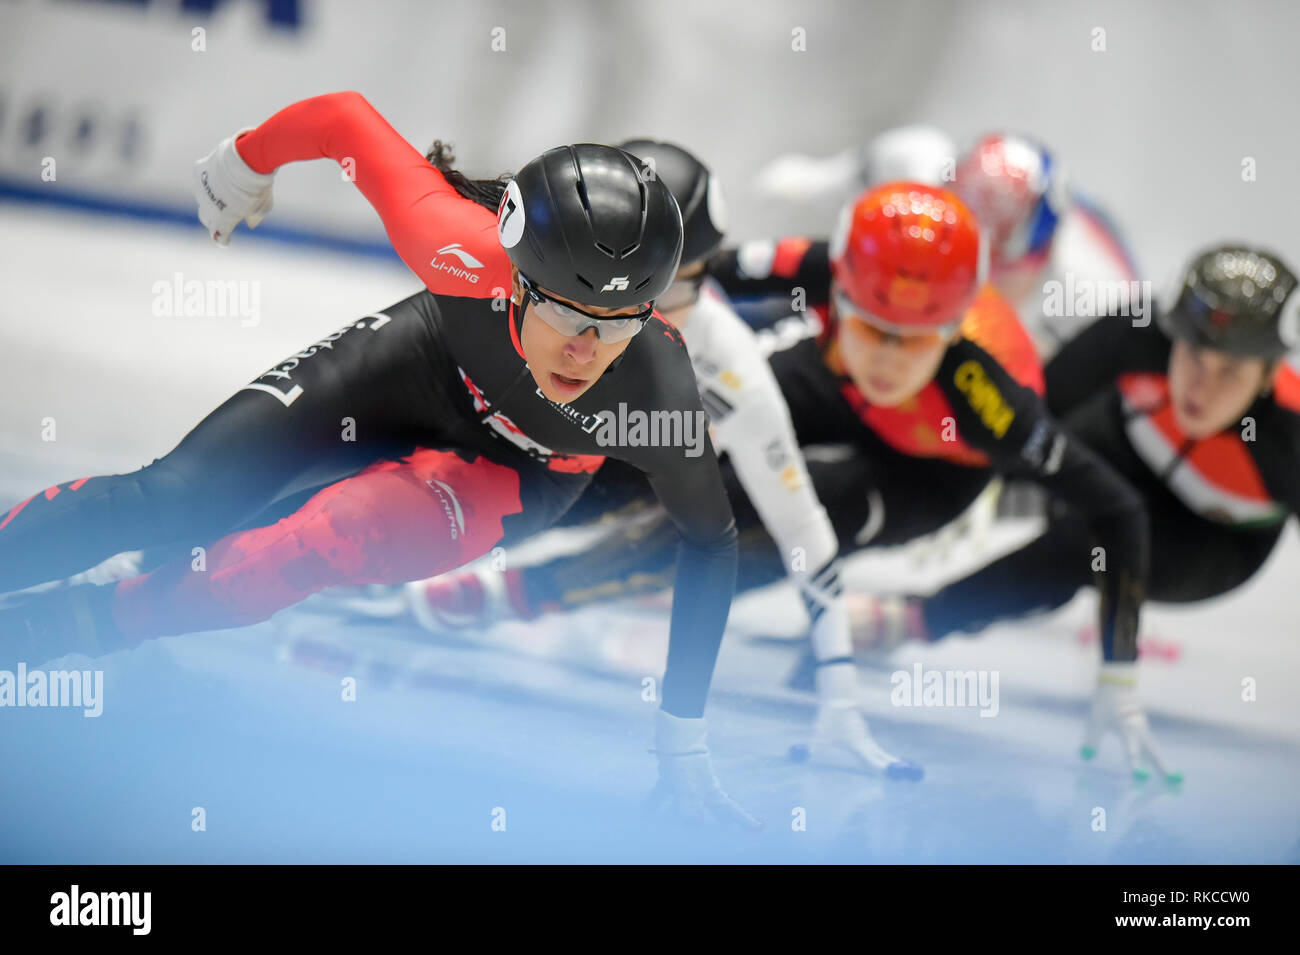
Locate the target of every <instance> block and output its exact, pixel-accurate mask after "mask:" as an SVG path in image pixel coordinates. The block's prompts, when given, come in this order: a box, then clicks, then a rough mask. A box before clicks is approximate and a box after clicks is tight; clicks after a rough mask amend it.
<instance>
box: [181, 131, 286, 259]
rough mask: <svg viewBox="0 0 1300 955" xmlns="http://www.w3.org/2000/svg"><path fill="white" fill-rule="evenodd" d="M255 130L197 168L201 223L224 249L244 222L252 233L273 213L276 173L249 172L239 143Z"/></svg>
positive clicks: (230, 142)
mask: <svg viewBox="0 0 1300 955" xmlns="http://www.w3.org/2000/svg"><path fill="white" fill-rule="evenodd" d="M252 128H253V127H251V126H249V127H246V128H245V129H241V130H240V131H239V132H238V133H235V135H234V136H231V137H230V138H229V139H226V140H223V141H222V143H221V145H219V146H218V147H217V148H216V149H214V150H212V152H210V153H208V154H207V155H206V156H204V157H203V158H202V159H200V160H199V161H198V162H196V163H195V164H194V198H195V199H196V200H197V201H198V204H199V221H200V222H202V223H203V225H204V226H206V227H207V230H208V234H209V235H211V236H212V238H213V240H214V241H215V242H218V243H220V244H221V245H229V244H230V234H231V233H232V232H234V231H235V226H237V225H239V223H240V222H245V221H246V222H247V223H248V227H249V228H250V229H255V228H257V227H258V225H260V224H261V222H262V220H263V219H264V218H265V217H266V214H267V213H268V212H270V211H271V184H272V183H273V182H274V181H275V173H269V174H267V175H262V174H261V173H257V172H254V171H253V170H252V169H250V168H249V166H248V163H246V162H244V159H243V157H242V156H240V155H239V151H238V150H236V149H235V140H236V139H238V138H239V137H240V136H241V135H242V134H244V133H246V132H249V131H250V130H251V129H252Z"/></svg>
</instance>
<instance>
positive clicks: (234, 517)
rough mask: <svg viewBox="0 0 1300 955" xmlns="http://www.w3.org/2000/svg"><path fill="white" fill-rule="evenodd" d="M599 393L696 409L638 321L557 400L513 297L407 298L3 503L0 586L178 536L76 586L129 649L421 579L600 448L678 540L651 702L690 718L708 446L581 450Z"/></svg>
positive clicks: (718, 565) (537, 515)
mask: <svg viewBox="0 0 1300 955" xmlns="http://www.w3.org/2000/svg"><path fill="white" fill-rule="evenodd" d="M528 314H529V313H525V316H527V315H528ZM528 320H532V321H536V320H537V319H535V318H529V319H528ZM591 334H594V332H592V333H591ZM620 404H622V405H625V406H626V409H631V410H641V411H646V412H648V411H652V410H654V411H664V412H670V413H679V414H681V415H682V416H686V415H699V416H700V418H701V420H703V409H702V407H701V404H700V399H699V395H698V394H697V392H696V389H695V377H694V374H693V372H692V369H691V363H690V360H689V357H688V355H687V353H686V350H685V347H684V346H683V344H682V342H681V339H680V336H679V335H678V334H677V333H676V331H675V330H674V329H672V328H671V327H670V326H668V325H666V324H664V323H663V322H661V321H660V320H658V319H657V318H656V319H652V320H651V321H650V322H649V323H648V324H647V326H646V327H645V329H644V330H643V331H642V332H641V333H640V334H639V335H637V336H636V337H635V338H633V339H632V340H631V341H630V342H629V344H628V347H627V349H626V351H625V352H624V353H623V354H622V356H621V357H620V358H619V359H617V360H616V361H615V363H614V365H612V366H611V367H610V368H609V370H607V371H606V372H605V374H604V375H603V376H602V377H601V378H600V379H599V380H598V381H597V382H596V383H595V384H594V385H592V386H591V388H590V389H588V391H587V392H585V393H584V394H582V395H581V396H580V397H578V398H577V399H576V400H575V401H573V402H571V403H568V404H564V405H561V404H556V403H554V402H551V401H550V400H548V399H547V398H545V397H544V396H543V395H542V393H541V391H540V389H539V388H538V387H537V385H536V384H535V382H534V380H533V378H532V375H531V373H530V371H529V370H528V367H527V365H526V363H525V361H524V358H523V356H522V352H521V350H520V348H519V337H518V329H517V326H516V315H515V313H514V309H513V306H512V307H511V308H510V311H509V312H508V313H507V311H505V310H503V303H501V302H500V301H499V300H493V299H487V298H461V297H455V296H449V295H434V294H432V293H431V292H429V291H420V292H418V293H417V294H415V295H412V296H411V297H410V298H407V299H405V300H404V301H402V302H399V303H397V304H396V305H394V306H392V307H391V308H388V309H386V310H384V311H383V312H380V313H376V314H373V315H369V316H366V317H365V318H362V319H360V320H359V321H356V322H352V323H349V324H348V325H347V326H345V327H344V328H343V329H341V330H340V331H338V332H336V333H334V334H333V335H330V336H328V337H327V338H326V339H324V340H322V341H321V342H318V343H316V344H315V345H312V346H311V347H309V348H307V349H305V350H304V351H302V352H299V353H298V354H297V355H295V356H293V357H291V358H289V359H288V360H286V361H285V362H282V363H281V364H279V365H277V366H276V367H275V368H272V369H271V370H269V371H268V372H266V373H265V374H264V375H262V376H261V377H259V378H258V379H257V380H256V381H254V382H252V383H251V384H249V385H247V386H246V387H244V388H243V389H241V390H240V391H238V392H236V393H235V394H234V395H233V396H232V397H231V398H230V399H228V400H227V401H226V402H225V403H224V404H222V405H221V406H220V407H218V408H217V409H216V410H215V411H213V412H212V413H211V414H210V415H208V416H207V417H206V418H205V419H204V420H203V421H202V422H200V423H199V424H198V426H196V427H195V428H194V430H193V431H191V432H190V433H189V434H188V435H187V436H186V437H185V438H184V440H182V441H181V443H180V444H179V445H178V446H177V447H176V448H175V449H174V450H173V451H171V452H170V453H169V454H167V455H165V456H164V457H162V458H160V459H157V460H155V461H154V462H153V463H152V464H151V465H149V466H147V467H145V468H142V469H140V470H138V471H135V472H132V473H129V474H120V475H112V476H104V477H92V478H88V479H82V480H79V481H73V482H70V483H66V484H60V485H57V486H55V487H53V488H50V489H47V490H46V491H45V492H43V493H38V494H36V495H33V496H32V497H31V498H29V499H28V500H27V501H25V502H23V503H21V504H19V505H17V506H16V507H14V508H13V509H12V510H11V511H10V512H9V514H8V516H6V517H3V518H2V519H0V592H3V591H11V590H15V589H18V588H22V587H27V586H30V585H33V584H38V583H42V582H44V581H49V580H54V579H60V578H65V577H67V576H69V575H72V574H75V573H77V572H79V571H81V570H84V569H86V568H88V567H90V566H93V565H94V564H96V563H98V562H99V561H101V560H103V559H104V558H106V557H108V556H111V555H113V554H116V553H118V552H121V551H125V550H133V549H140V548H148V547H157V546H167V545H179V546H180V547H181V548H182V549H183V550H184V551H185V553H184V556H183V557H180V558H178V559H177V560H175V561H172V562H170V563H168V564H166V565H164V566H162V567H160V568H158V569H157V570H154V571H152V572H151V573H149V574H146V575H144V576H143V577H137V578H133V579H131V580H127V581H122V582H121V583H119V584H117V585H116V586H115V587H112V588H102V589H101V590H100V591H97V594H99V595H101V596H100V597H97V598H96V600H95V601H94V602H93V607H94V613H95V614H97V615H98V617H99V619H98V620H97V621H96V622H97V624H98V625H99V628H100V629H101V630H102V631H104V630H106V631H111V632H113V633H115V634H117V635H118V636H120V637H122V638H124V639H125V641H126V642H128V643H132V642H135V641H136V640H138V639H141V638H144V637H152V636H160V635H163V634H165V633H182V632H190V631H194V630H203V629H214V628H217V627H222V626H234V625H240V624H247V623H250V622H253V621H255V620H260V619H265V618H266V617H268V616H269V615H270V614H271V613H273V612H275V611H276V610H278V609H280V608H281V607H283V606H288V605H290V604H292V603H295V602H297V601H298V600H301V599H302V598H303V597H305V596H307V595H308V594H310V593H312V592H314V591H316V590H319V589H321V588H322V587H325V586H329V585H333V584H342V583H398V582H401V581H404V580H412V579H417V578H420V577H427V576H430V575H432V574H436V573H440V572H444V571H447V570H451V569H453V568H455V567H457V566H460V565H462V564H464V563H466V562H468V561H469V560H472V559H474V558H476V557H478V556H480V555H481V554H484V553H486V552H487V551H488V550H489V549H490V548H492V547H493V546H494V545H496V544H498V543H500V542H505V543H507V544H508V543H510V542H512V541H517V540H519V539H521V538H524V537H527V536H529V535H531V534H533V533H536V532H537V531H538V530H540V529H542V528H545V527H547V526H549V525H550V524H552V523H553V522H555V520H556V519H557V518H559V517H560V515H562V514H563V513H564V512H565V511H566V510H567V509H568V508H569V507H570V505H571V504H572V503H573V501H574V500H576V499H577V497H578V496H579V495H580V494H581V493H582V491H583V489H584V488H585V487H586V486H587V484H588V483H589V481H590V479H591V475H592V473H593V472H594V471H595V470H596V469H597V468H598V467H599V465H600V462H601V461H602V460H603V456H605V455H609V456H611V457H615V458H617V459H619V460H620V461H622V462H625V463H626V464H628V465H629V466H631V467H633V468H635V469H636V470H637V471H638V472H639V473H641V474H644V475H645V477H646V479H647V480H648V482H649V484H650V486H651V487H652V488H653V491H654V494H655V495H656V496H657V498H658V499H659V501H660V502H661V503H662V504H663V506H664V508H665V510H666V512H667V513H668V514H669V515H670V516H671V519H672V522H673V524H674V526H675V527H676V529H677V531H678V532H679V534H680V539H681V546H680V550H679V551H678V567H677V590H676V599H675V601H674V606H673V615H672V637H671V642H670V647H669V655H668V666H667V671H666V674H665V685H664V692H663V705H664V707H665V708H666V709H667V710H668V711H669V712H671V713H673V714H675V715H678V716H699V715H700V714H701V713H702V711H703V706H704V699H705V696H706V694H707V690H708V684H709V682H710V679H711V675H712V670H713V665H714V661H715V659H716V655H717V649H718V646H719V643H720V640H721V637H722V632H723V628H724V626H725V623H726V618H727V613H728V609H729V607H730V602H731V594H732V589H733V582H734V576H735V564H736V532H735V528H734V523H733V520H732V515H731V510H730V507H729V506H728V501H727V496H726V492H725V491H724V488H723V484H722V480H721V476H720V473H719V470H718V466H717V461H716V458H715V456H714V452H713V448H712V445H711V443H710V442H709V441H707V440H704V442H703V446H702V448H701V447H696V448H695V449H694V450H691V449H688V448H683V447H680V446H677V447H673V446H663V445H660V446H635V447H634V446H611V445H609V444H607V443H602V441H606V440H608V439H609V436H610V434H611V432H609V431H607V430H603V429H602V428H601V427H599V425H600V423H601V420H602V419H601V417H600V415H601V413H602V412H605V413H612V412H615V411H617V410H618V408H619V406H620ZM692 454H695V456H691V455H692ZM313 489H314V490H315V492H314V493H313ZM305 495H306V496H307V499H306V500H305V502H304V503H302V504H301V506H300V507H298V508H297V509H296V510H293V511H292V512H291V513H290V514H288V515H287V516H285V517H284V518H283V519H282V520H280V521H278V522H272V521H271V520H270V518H269V517H266V518H265V520H264V521H261V522H259V520H258V515H269V514H274V513H276V506H275V502H276V501H285V500H291V501H293V502H294V503H297V502H298V501H299V500H302V498H303V497H304V496H305ZM268 509H269V510H268ZM279 510H280V511H283V507H281V508H280V509H279ZM259 524H260V525H261V526H256V527H252V526H251V525H259ZM240 527H249V528H251V529H247V530H242V531H237V530H236V529H237V528H240ZM232 531H233V532H234V533H232ZM223 535H226V536H224V537H223ZM194 547H203V548H205V552H206V566H205V567H204V568H203V569H202V570H201V571H200V572H196V571H195V567H194V561H193V559H192V558H191V554H190V549H191V548H194ZM109 595H111V596H109ZM19 609H20V610H21V608H19ZM12 622H13V621H11V623H12ZM6 635H7V634H6V633H5V629H4V625H3V624H2V623H0V639H3V638H4V637H5V636H6Z"/></svg>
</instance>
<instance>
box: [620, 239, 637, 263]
mask: <svg viewBox="0 0 1300 955" xmlns="http://www.w3.org/2000/svg"><path fill="white" fill-rule="evenodd" d="M639 248H641V243H640V242H634V243H632V244H631V245H629V246H628V247H627V248H626V249H624V250H623V251H622V252H620V253H619V254H618V257H619V258H620V259H625V258H627V257H628V256H629V255H631V254H632V253H633V252H635V251H636V250H637V249H639Z"/></svg>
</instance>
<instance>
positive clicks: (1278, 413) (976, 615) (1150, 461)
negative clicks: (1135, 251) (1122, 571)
mask: <svg viewBox="0 0 1300 955" xmlns="http://www.w3.org/2000/svg"><path fill="white" fill-rule="evenodd" d="M1149 317H1150V316H1148V318H1149ZM1170 348H1171V344H1170V341H1169V339H1168V338H1166V337H1165V336H1164V335H1163V334H1162V333H1161V332H1160V331H1159V330H1158V327H1157V325H1156V323H1155V322H1154V321H1150V322H1149V324H1147V325H1146V326H1145V327H1135V326H1134V325H1133V324H1132V322H1131V320H1130V319H1127V318H1121V317H1107V318H1102V319H1100V320H1098V321H1097V322H1095V323H1094V324H1092V325H1091V326H1089V327H1088V328H1087V329H1085V330H1084V331H1083V332H1081V333H1080V334H1079V335H1078V336H1077V337H1076V338H1074V339H1073V340H1072V341H1070V342H1069V343H1067V344H1066V345H1065V346H1064V347H1063V348H1062V349H1061V350H1060V351H1059V352H1058V353H1057V354H1056V356H1055V357H1054V358H1053V359H1052V361H1051V362H1050V363H1049V364H1048V366H1047V399H1048V404H1049V406H1050V407H1051V409H1052V411H1053V412H1054V413H1055V414H1057V415H1059V416H1060V418H1061V420H1062V422H1063V424H1064V425H1065V427H1066V428H1067V429H1068V430H1069V431H1070V433H1071V434H1072V435H1073V436H1074V437H1075V439H1077V440H1078V441H1079V442H1081V443H1083V444H1085V445H1087V446H1088V447H1089V448H1091V449H1092V450H1093V451H1094V452H1095V453H1096V454H1097V455H1099V456H1100V457H1102V458H1104V459H1105V460H1106V461H1107V463H1109V464H1110V466H1111V467H1113V468H1114V469H1115V470H1117V471H1119V472H1120V473H1121V474H1122V475H1124V477H1125V478H1126V479H1127V480H1128V481H1129V482H1130V483H1131V484H1132V485H1133V487H1135V488H1136V489H1137V491H1138V493H1140V494H1141V495H1142V498H1143V500H1144V501H1145V503H1146V509H1147V512H1148V514H1149V515H1150V521H1151V541H1152V544H1151V573H1150V578H1149V581H1150V582H1149V585H1148V596H1149V597H1150V598H1151V599H1153V600H1161V601H1168V602H1171V603H1185V602H1190V601H1196V600H1204V599H1206V598H1209V597H1214V596H1218V595H1220V594H1224V593H1227V592H1228V591H1230V590H1232V589H1234V588H1236V587H1238V586H1240V585H1241V584H1243V583H1244V582H1245V581H1246V580H1248V579H1249V578H1250V577H1251V576H1252V575H1253V574H1254V573H1255V572H1256V571H1257V570H1258V569H1259V568H1260V567H1261V566H1262V565H1263V563H1264V561H1265V560H1266V559H1267V558H1268V555H1269V554H1270V553H1272V551H1273V548H1274V546H1275V545H1276V544H1277V541H1278V538H1279V536H1280V535H1281V533H1282V528H1283V526H1284V525H1285V522H1286V518H1287V516H1288V515H1289V514H1294V513H1297V511H1300V409H1297V408H1294V407H1287V406H1284V405H1283V404H1281V403H1280V402H1279V401H1278V400H1277V399H1276V398H1275V397H1274V396H1273V394H1271V393H1266V394H1263V395H1261V396H1259V397H1258V398H1257V399H1256V400H1255V401H1254V402H1253V403H1252V404H1251V406H1250V408H1249V409H1247V411H1246V413H1245V415H1243V418H1242V420H1241V422H1238V423H1234V425H1232V426H1231V427H1229V428H1226V429H1225V430H1224V431H1221V432H1219V433H1218V434H1216V435H1213V436H1211V437H1209V438H1205V439H1201V440H1193V439H1190V438H1187V437H1186V436H1185V435H1183V434H1182V433H1181V430H1180V429H1179V428H1178V425H1177V422H1176V421H1175V420H1174V418H1173V414H1172V409H1171V408H1170V398H1169V390H1168V380H1167V368H1168V365H1169V355H1170ZM1085 538H1086V527H1085V525H1084V523H1083V522H1082V521H1081V520H1080V518H1079V516H1078V515H1077V514H1075V513H1072V512H1070V511H1069V510H1068V509H1066V508H1063V507H1061V506H1059V504H1058V505H1055V506H1052V507H1051V508H1050V510H1049V513H1048V527H1047V531H1046V532H1045V533H1044V534H1043V536H1041V537H1039V538H1038V539H1036V540H1035V541H1033V542H1032V543H1030V544H1029V545H1028V546H1026V547H1024V548H1022V549H1021V550H1018V551H1016V552H1014V553H1012V554H1009V555H1007V556H1006V557H1003V558H1002V559H1001V560H998V561H995V562H994V563H992V564H990V565H989V566H987V567H985V568H983V569H982V570H980V571H978V572H976V573H975V574H972V575H971V576H969V577H967V578H965V579H964V580H960V581H957V582H955V583H953V584H952V585H950V586H948V587H946V588H944V589H943V590H941V591H939V592H938V593H937V594H935V595H934V596H932V597H930V598H928V599H926V601H925V603H924V615H925V619H926V622H927V625H928V628H929V630H930V632H931V635H932V636H935V637H939V636H943V635H945V634H947V633H950V632H953V631H958V630H962V631H971V632H973V631H976V630H980V629H982V628H983V627H985V626H987V625H988V624H989V623H992V622H994V621H996V620H999V619H1003V618H1007V617H1017V616H1022V615H1024V614H1027V613H1031V612H1034V611H1043V610H1051V609H1054V608H1056V607H1059V606H1061V605H1063V604H1065V603H1066V602H1068V601H1069V600H1070V598H1071V597H1073V596H1074V594H1075V593H1076V592H1077V591H1078V590H1079V588H1080V587H1083V586H1085V585H1087V584H1088V583H1089V575H1088V574H1087V573H1086V572H1085V568H1083V567H1081V566H1080V565H1079V564H1078V563H1077V562H1076V561H1073V560H1070V559H1069V558H1068V557H1067V555H1069V554H1071V553H1074V552H1075V551H1076V550H1077V549H1078V548H1079V547H1080V546H1081V543H1082V542H1083V541H1084V540H1085Z"/></svg>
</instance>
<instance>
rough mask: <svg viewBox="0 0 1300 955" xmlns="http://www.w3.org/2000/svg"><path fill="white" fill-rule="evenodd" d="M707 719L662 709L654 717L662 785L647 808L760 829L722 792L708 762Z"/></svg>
mask: <svg viewBox="0 0 1300 955" xmlns="http://www.w3.org/2000/svg"><path fill="white" fill-rule="evenodd" d="M704 736H705V728H704V719H703V718H702V717H701V718H699V719H683V718H681V717H677V716H673V715H672V714H671V713H666V712H664V711H663V710H659V712H658V713H657V714H656V716H655V755H657V756H658V757H659V782H658V783H656V784H655V788H654V790H653V791H652V792H651V793H650V798H649V800H648V801H647V806H648V808H650V809H651V810H652V811H656V812H671V813H673V814H675V815H677V816H679V817H681V818H683V819H685V820H687V821H689V822H696V823H700V822H730V823H736V824H738V825H741V826H743V827H744V828H746V829H761V828H763V823H762V821H761V820H759V819H757V818H755V817H754V816H751V815H750V814H749V813H748V812H746V811H745V810H744V809H743V808H741V806H740V804H739V803H737V802H736V801H735V800H733V799H732V798H731V797H730V796H728V795H727V794H726V793H725V792H723V791H722V786H721V784H719V782H718V777H717V776H715V775H714V774H713V766H712V764H711V763H710V761H709V747H708V745H707V744H706V743H705V739H704Z"/></svg>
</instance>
